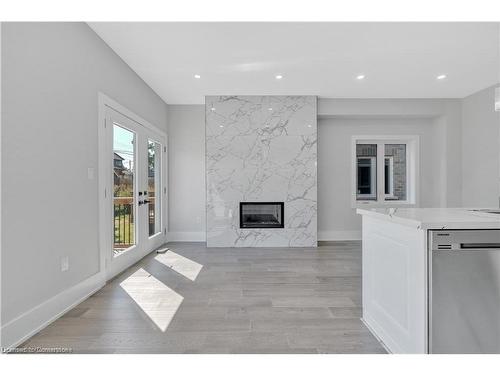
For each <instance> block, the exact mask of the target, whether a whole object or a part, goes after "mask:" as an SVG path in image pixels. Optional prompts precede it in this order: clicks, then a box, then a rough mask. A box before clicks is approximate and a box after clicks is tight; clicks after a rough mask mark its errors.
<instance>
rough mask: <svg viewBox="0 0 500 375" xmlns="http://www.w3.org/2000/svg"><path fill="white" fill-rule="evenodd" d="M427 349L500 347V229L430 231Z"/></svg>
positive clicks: (473, 350) (485, 350)
mask: <svg viewBox="0 0 500 375" xmlns="http://www.w3.org/2000/svg"><path fill="white" fill-rule="evenodd" d="M429 249H430V252H429V352H430V353H500V230H497V229H492V230H486V229H485V230H435V231H430V233H429Z"/></svg>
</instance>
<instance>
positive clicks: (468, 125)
mask: <svg viewBox="0 0 500 375" xmlns="http://www.w3.org/2000/svg"><path fill="white" fill-rule="evenodd" d="M494 103H495V88H494V87H489V88H487V89H484V90H481V91H479V92H477V93H475V94H473V95H470V96H468V97H466V98H464V99H463V100H462V118H463V121H462V132H463V141H462V147H463V153H462V168H463V190H462V199H463V205H464V206H466V207H498V204H499V201H498V198H499V177H500V176H499V175H498V171H499V170H500V167H499V162H500V157H499V154H500V148H499V137H500V112H495V109H494Z"/></svg>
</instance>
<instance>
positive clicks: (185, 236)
mask: <svg viewBox="0 0 500 375" xmlns="http://www.w3.org/2000/svg"><path fill="white" fill-rule="evenodd" d="M167 238H168V242H176V241H179V242H205V241H206V240H207V235H206V233H205V232H168V237H167Z"/></svg>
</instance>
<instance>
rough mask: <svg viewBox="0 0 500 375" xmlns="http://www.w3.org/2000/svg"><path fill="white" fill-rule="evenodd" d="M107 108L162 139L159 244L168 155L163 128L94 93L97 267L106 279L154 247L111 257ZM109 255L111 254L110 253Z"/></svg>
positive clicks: (165, 221) (165, 201) (165, 218)
mask: <svg viewBox="0 0 500 375" xmlns="http://www.w3.org/2000/svg"><path fill="white" fill-rule="evenodd" d="M107 108H111V109H113V110H114V111H116V112H118V113H119V114H121V115H123V116H125V117H127V118H128V119H129V120H131V121H133V122H135V123H137V124H139V125H141V126H143V127H144V128H146V130H147V131H148V132H149V133H152V134H154V136H155V138H157V139H159V140H160V141H161V143H162V146H163V147H162V151H163V152H162V156H163V157H162V161H163V163H161V172H162V176H161V179H162V187H161V190H160V193H161V194H162V196H163V197H164V199H163V201H162V212H161V214H162V218H163V220H162V223H161V225H162V228H161V229H162V231H161V234H160V235H159V236H158V238H157V241H158V242H157V243H158V244H161V243H164V242H167V233H168V232H167V228H168V199H167V198H168V196H167V191H168V188H167V187H168V159H167V155H168V153H167V152H166V151H167V145H168V137H167V134H166V133H165V132H164V131H161V130H160V129H159V128H157V127H156V126H154V125H153V124H151V123H149V122H148V121H146V120H144V119H143V118H141V117H140V116H138V115H136V114H135V113H133V112H132V111H130V110H128V109H127V108H125V107H124V106H122V105H121V104H119V103H117V102H116V101H114V100H113V99H111V98H110V97H109V96H107V95H105V94H103V93H101V92H99V93H98V148H99V149H98V152H99V161H98V180H99V181H98V189H99V190H98V198H99V199H98V204H99V226H98V230H99V254H100V261H99V270H100V272H101V273H102V274H103V275H104V277H105V280H106V281H107V280H109V279H111V278H113V277H114V276H116V275H117V274H119V273H120V272H122V271H124V270H125V269H127V268H128V267H130V266H131V265H132V264H134V263H136V262H137V261H138V260H140V259H141V258H143V257H144V256H146V255H147V254H148V253H150V252H151V251H152V250H154V248H146V249H145V250H144V251H127V252H125V253H123V254H121V255H120V256H118V257H116V258H113V256H112V251H113V249H112V246H110V238H111V236H112V226H111V223H112V217H111V215H112V212H111V200H112V198H113V194H112V191H113V189H112V186H111V180H112V178H111V177H110V176H111V164H112V161H111V160H110V154H111V153H112V149H111V151H110V145H112V138H111V137H112V133H113V132H112V127H111V126H108V125H107V124H106V109H107ZM110 255H111V256H110Z"/></svg>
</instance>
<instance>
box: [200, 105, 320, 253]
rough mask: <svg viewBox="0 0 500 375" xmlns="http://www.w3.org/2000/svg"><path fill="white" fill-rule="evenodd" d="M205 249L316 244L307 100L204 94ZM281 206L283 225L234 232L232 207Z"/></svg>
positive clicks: (312, 118) (313, 138)
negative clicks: (252, 203) (245, 204)
mask: <svg viewBox="0 0 500 375" xmlns="http://www.w3.org/2000/svg"><path fill="white" fill-rule="evenodd" d="M205 103H206V104H205V106H206V119H205V124H206V189H207V246H209V247H229V246H236V247H252V246H255V247H271V246H290V247H294V246H297V247H299V246H316V243H317V172H316V169H317V123H316V97H314V96H207V97H206V98H205ZM250 201H257V202H259V201H262V202H265V201H277V202H285V223H284V226H285V227H284V228H266V229H240V227H239V203H240V202H250Z"/></svg>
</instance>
